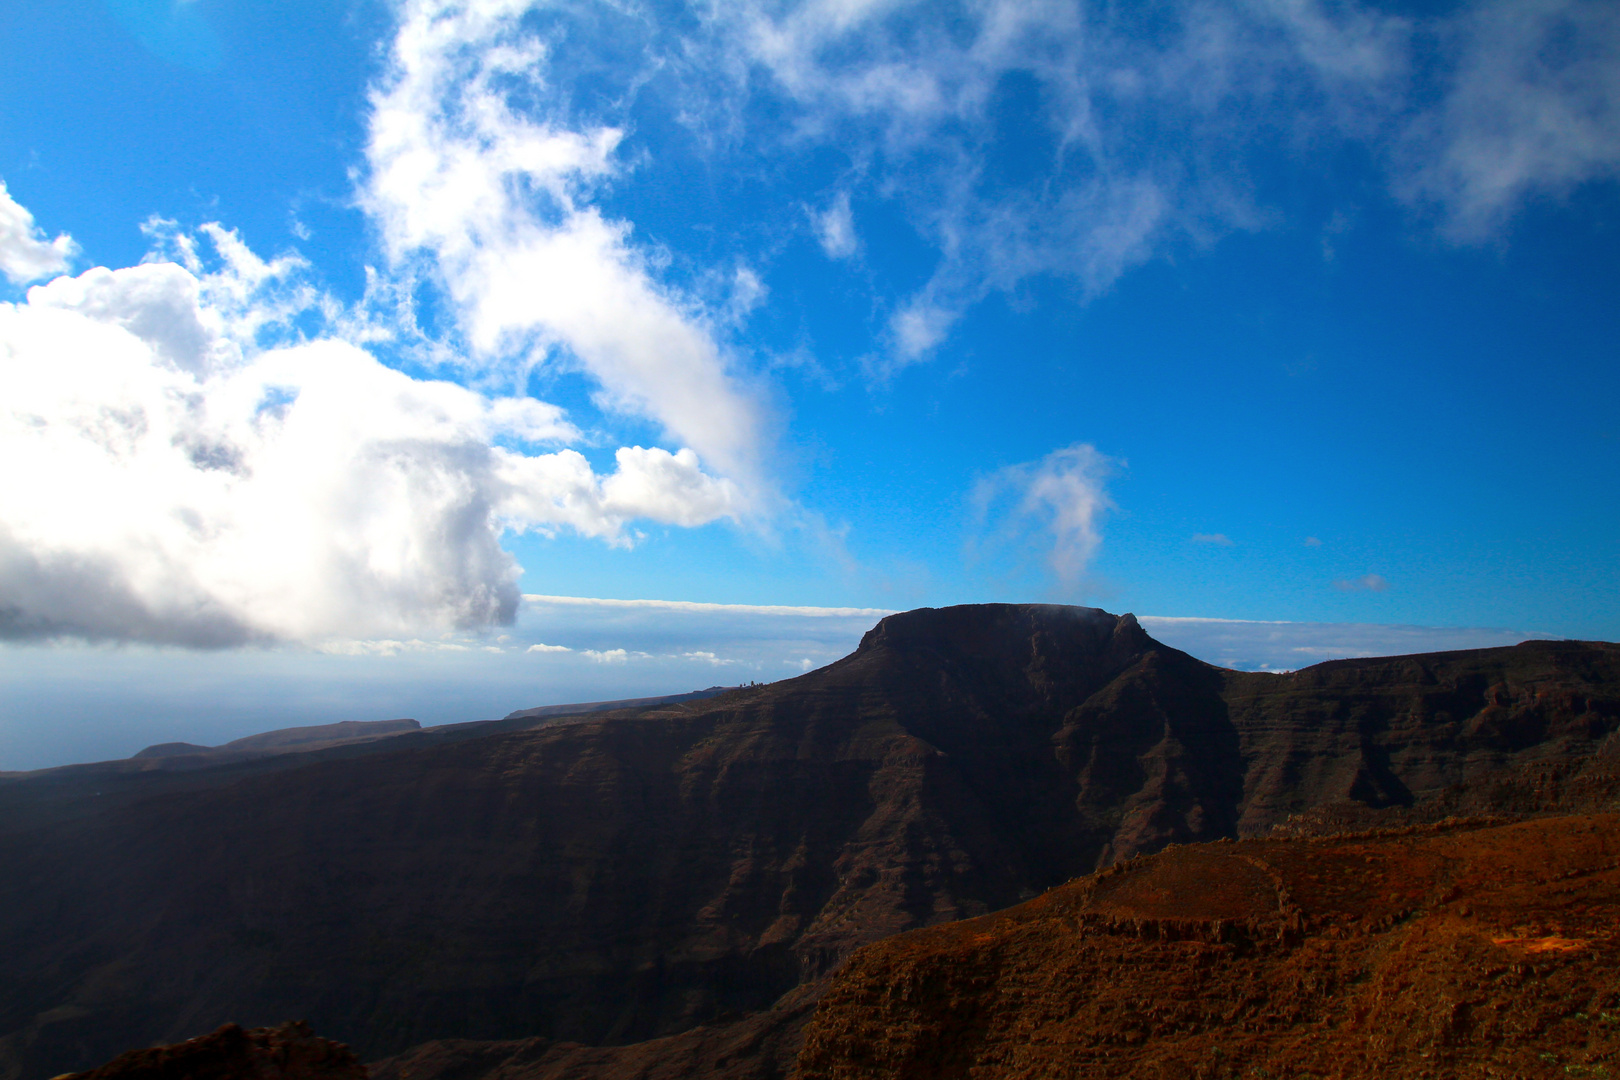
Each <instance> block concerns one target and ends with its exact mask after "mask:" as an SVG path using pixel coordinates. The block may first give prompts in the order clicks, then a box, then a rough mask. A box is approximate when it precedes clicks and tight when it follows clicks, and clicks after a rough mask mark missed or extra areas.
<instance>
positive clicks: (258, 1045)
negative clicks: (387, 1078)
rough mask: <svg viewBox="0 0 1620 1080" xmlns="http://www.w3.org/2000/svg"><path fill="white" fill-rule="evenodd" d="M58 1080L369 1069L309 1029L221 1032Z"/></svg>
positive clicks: (198, 1079) (327, 1076) (359, 1075)
mask: <svg viewBox="0 0 1620 1080" xmlns="http://www.w3.org/2000/svg"><path fill="white" fill-rule="evenodd" d="M56 1080H366V1069H365V1066H363V1065H361V1064H360V1061H359V1059H358V1058H356V1057H355V1056H354V1054H353V1053H352V1052H351V1051H350V1050H349V1048H348V1047H347V1046H344V1045H343V1044H342V1043H335V1042H333V1041H331V1040H330V1039H323V1038H320V1037H319V1036H317V1035H315V1034H314V1033H313V1032H311V1031H310V1029H309V1025H308V1024H304V1023H300V1022H297V1021H294V1022H292V1023H288V1024H283V1025H281V1026H280V1027H274V1028H269V1027H264V1028H254V1029H252V1030H251V1031H248V1030H244V1029H243V1028H241V1027H240V1026H238V1025H236V1024H225V1025H224V1026H222V1027H221V1028H220V1029H219V1030H218V1031H215V1032H213V1033H212V1034H209V1035H202V1036H199V1037H197V1038H195V1039H187V1040H186V1041H185V1042H182V1043H175V1044H174V1045H172V1046H153V1047H150V1048H148V1049H145V1050H130V1051H128V1052H126V1053H123V1054H120V1055H118V1056H117V1057H116V1058H114V1059H113V1060H111V1061H109V1062H107V1064H105V1065H103V1066H101V1067H100V1068H97V1069H91V1070H90V1071H89V1072H80V1073H67V1074H65V1075H63V1076H59V1077H57V1078H56Z"/></svg>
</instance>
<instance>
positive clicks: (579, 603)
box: [523, 593, 894, 619]
mask: <svg viewBox="0 0 1620 1080" xmlns="http://www.w3.org/2000/svg"><path fill="white" fill-rule="evenodd" d="M523 599H524V601H525V602H527V603H529V604H532V605H534V606H536V607H551V606H557V607H583V608H623V609H629V610H636V609H646V610H654V611H679V612H688V613H692V614H713V615H778V616H789V617H793V618H809V619H881V618H883V617H884V616H885V615H893V614H894V612H893V611H892V610H890V609H888V608H859V607H792V606H789V605H783V604H708V603H701V602H699V601H695V600H610V599H604V598H600V597H590V596H540V595H537V594H533V593H525V594H524V595H523Z"/></svg>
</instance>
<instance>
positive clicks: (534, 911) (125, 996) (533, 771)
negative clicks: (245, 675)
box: [0, 605, 1620, 1080]
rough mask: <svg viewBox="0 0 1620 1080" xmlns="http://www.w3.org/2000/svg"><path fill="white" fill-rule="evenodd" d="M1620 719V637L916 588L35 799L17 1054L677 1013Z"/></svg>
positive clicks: (85, 1056)
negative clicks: (1132, 865) (638, 693)
mask: <svg viewBox="0 0 1620 1080" xmlns="http://www.w3.org/2000/svg"><path fill="white" fill-rule="evenodd" d="M1617 725H1620V648H1617V647H1615V646H1612V645H1604V644H1588V643H1573V642H1531V643H1526V644H1524V645H1521V646H1517V647H1514V648H1510V649H1496V650H1482V651H1478V652H1465V653H1447V654H1436V655H1431V656H1418V657H1399V658H1393V659H1387V660H1368V661H1347V662H1340V663H1335V664H1328V665H1320V666H1318V667H1316V668H1311V669H1306V670H1305V671H1301V672H1297V673H1294V674H1292V675H1269V674H1244V673H1237V672H1230V671H1224V670H1222V669H1218V668H1214V667H1210V666H1209V665H1206V664H1203V663H1201V662H1199V661H1197V660H1195V659H1193V658H1192V657H1189V656H1187V655H1186V654H1184V653H1180V652H1178V651H1176V650H1174V649H1170V648H1168V647H1166V646H1164V645H1161V644H1159V643H1158V642H1156V641H1154V640H1153V639H1152V638H1150V637H1149V636H1148V635H1147V634H1146V633H1144V632H1143V631H1142V629H1141V627H1140V626H1138V625H1137V623H1136V620H1135V619H1134V618H1132V617H1131V616H1129V615H1126V616H1114V615H1110V614H1107V613H1105V612H1101V611H1097V610H1093V609H1085V608H1066V607H1054V606H1039V605H977V606H970V607H960V608H946V609H939V610H927V609H925V610H921V611H913V612H907V613H904V614H900V615H895V616H891V617H889V618H887V619H884V620H883V621H882V622H881V623H879V624H878V625H877V626H876V627H875V628H874V629H873V630H872V631H870V632H869V633H868V634H867V635H866V637H865V639H864V640H863V641H862V643H861V645H860V647H859V649H857V650H856V652H855V653H853V654H852V655H850V656H849V657H846V658H845V659H843V660H841V661H839V662H837V663H835V664H833V665H831V666H829V667H827V668H823V669H821V670H819V671H815V672H811V673H809V674H807V675H804V676H801V677H799V678H797V679H792V680H788V681H785V682H781V683H776V684H772V685H769V686H761V687H746V688H739V689H735V690H732V691H729V692H727V693H724V694H720V695H718V696H715V697H712V698H708V699H705V700H694V701H688V702H684V703H678V704H672V705H668V706H660V707H654V708H650V709H647V708H643V709H639V710H635V711H630V712H613V711H609V712H606V713H602V714H600V715H598V716H594V717H590V718H586V719H583V720H580V721H578V722H572V723H569V724H566V725H559V726H547V727H541V728H538V729H534V730H527V731H517V732H512V733H506V734H501V733H496V734H487V735H482V737H467V738H464V739H462V740H461V741H456V742H452V741H443V740H440V741H433V740H428V739H427V738H426V733H421V734H405V735H401V736H396V737H394V738H393V739H390V740H386V741H383V742H380V743H377V744H373V745H372V746H371V748H370V749H369V750H367V751H366V752H365V753H363V754H362V753H358V752H357V751H354V750H352V749H344V748H340V749H339V750H338V751H333V752H331V753H332V754H334V755H336V756H333V757H330V758H327V759H321V757H320V755H311V756H310V759H309V760H307V761H303V762H301V763H299V764H297V765H296V766H292V767H281V768H277V769H275V770H266V769H261V771H252V770H248V771H242V770H241V769H236V770H235V771H233V770H232V769H221V770H217V771H216V770H202V771H200V772H192V773H188V774H186V776H185V778H184V779H185V783H184V784H183V785H182V784H179V783H178V781H175V782H174V783H173V784H171V786H168V787H162V786H155V787H147V788H143V789H141V794H140V795H139V797H135V796H134V795H130V796H127V797H122V798H121V799H120V801H119V802H118V804H117V810H116V812H115V813H114V812H103V811H99V810H97V808H96V804H95V803H94V801H93V797H92V796H90V795H88V794H87V795H85V796H83V797H82V798H78V799H77V801H76V802H75V804H74V805H75V806H76V807H77V808H78V809H77V811H76V812H75V813H66V812H54V813H53V814H51V815H43V816H41V815H34V816H30V815H28V814H26V813H21V812H19V813H18V814H16V815H13V816H12V817H11V818H10V820H12V821H16V822H21V824H18V825H15V826H8V825H6V824H5V823H4V819H0V864H3V865H5V866H7V867H8V871H9V872H8V874H7V875H5V876H4V877H3V878H0V951H3V953H4V954H5V955H6V956H7V957H8V967H9V975H8V982H7V983H6V984H5V985H4V986H3V987H0V1080H12V1078H16V1077H21V1076H24V1075H27V1076H33V1075H51V1074H53V1073H57V1072H62V1071H66V1070H69V1069H74V1068H81V1069H82V1068H88V1067H92V1066H94V1065H96V1064H97V1063H99V1062H100V1061H103V1060H106V1059H107V1058H109V1057H111V1056H112V1055H113V1054H116V1053H118V1052H119V1051H122V1050H124V1049H126V1048H128V1047H131V1046H139V1045H147V1044H153V1043H160V1042H174V1041H178V1040H180V1039H183V1038H186V1037H189V1036H192V1035H196V1034H198V1033H199V1032H201V1031H206V1030H209V1029H211V1028H213V1027H216V1026H218V1025H219V1024H222V1023H225V1022H227V1021H235V1022H238V1023H241V1024H244V1025H257V1024H266V1023H276V1022H280V1021H281V1020H283V1019H285V1018H286V1017H288V1016H298V1017H301V1018H305V1019H308V1020H309V1021H310V1022H311V1024H312V1025H313V1027H314V1029H315V1030H317V1031H319V1032H321V1033H322V1034H323V1035H327V1036H329V1037H332V1038H335V1039H339V1040H341V1041H343V1042H345V1043H348V1044H350V1045H352V1046H354V1047H355V1048H356V1050H357V1051H358V1052H359V1053H360V1054H361V1056H362V1057H365V1058H376V1057H379V1056H382V1055H386V1054H392V1053H395V1052H398V1051H401V1050H404V1049H406V1048H408V1047H411V1046H413V1045H415V1044H418V1043H422V1042H423V1041H424V1040H430V1039H444V1038H459V1039H471V1040H498V1039H519V1038H538V1039H541V1040H552V1041H555V1040H573V1041H577V1042H580V1043H587V1044H604V1043H630V1042H634V1041H636V1040H640V1039H647V1038H652V1037H659V1036H670V1035H675V1034H676V1033H679V1032H683V1031H686V1030H687V1029H690V1028H692V1027H693V1026H694V1025H697V1024H710V1025H714V1024H717V1023H720V1022H722V1021H726V1020H728V1019H731V1018H736V1017H740V1016H743V1015H744V1014H747V1013H751V1012H754V1011H756V1010H760V1009H763V1008H765V1007H766V1006H768V1005H770V1004H771V1003H772V1002H773V1001H776V1000H777V999H778V998H779V997H781V996H782V995H784V994H786V993H788V992H789V991H792V990H794V988H795V987H798V986H801V985H802V984H804V983H806V982H809V981H811V980H815V979H819V978H821V977H823V976H825V975H826V974H827V973H829V972H830V971H832V970H833V969H834V968H835V967H836V966H837V965H838V964H839V963H841V962H842V961H843V960H844V959H845V958H846V957H848V956H849V955H850V953H851V952H852V951H853V950H855V949H856V948H858V947H859V946H861V945H863V944H865V943H868V942H871V941H875V940H878V939H881V938H884V937H888V936H890V935H892V934H895V933H898V932H900V931H903V930H907V929H911V928H915V927H921V926H928V925H933V924H937V923H943V922H948V921H951V920H956V919H962V918H968V917H974V916H978V915H982V914H985V913H987V912H990V911H993V910H996V909H999V908H1003V907H1006V906H1008V905H1011V904H1015V903H1018V902H1019V901H1021V900H1025V899H1028V898H1030V897H1032V896H1034V895H1036V894H1037V893H1039V892H1042V891H1044V890H1046V889H1048V888H1050V887H1052V886H1054V885H1057V884H1060V883H1062V882H1064V881H1067V880H1069V879H1070V878H1072V877H1075V876H1077V875H1082V874H1085V873H1088V872H1090V871H1092V870H1094V869H1096V868H1098V867H1099V866H1106V865H1109V864H1111V863H1113V862H1115V861H1117V860H1119V859H1122V858H1124V857H1127V856H1129V855H1132V854H1134V853H1139V852H1149V851H1154V850H1157V849H1159V848H1161V847H1163V846H1164V845H1165V844H1168V843H1172V842H1188V841H1197V840H1206V839H1216V838H1219V837H1224V836H1234V835H1240V834H1241V835H1251V834H1258V833H1264V832H1266V831H1268V830H1269V829H1270V828H1271V827H1272V826H1273V825H1274V824H1278V823H1281V822H1284V821H1288V820H1291V819H1293V820H1298V818H1297V815H1298V814H1300V813H1301V812H1316V813H1322V814H1329V815H1335V814H1337V815H1341V816H1342V815H1350V816H1354V815H1355V814H1359V813H1369V814H1374V815H1380V814H1381V815H1390V814H1405V815H1408V816H1409V817H1414V816H1421V814H1422V813H1423V812H1424V808H1425V807H1426V806H1429V805H1431V804H1434V805H1439V802H1440V801H1443V800H1444V799H1447V798H1451V799H1456V798H1458V797H1459V796H1458V795H1457V792H1458V791H1464V790H1467V785H1468V784H1476V785H1478V784H1481V783H1489V779H1488V778H1490V777H1492V776H1496V775H1499V774H1500V773H1501V772H1502V771H1503V770H1504V769H1506V770H1509V771H1512V770H1515V769H1517V770H1521V771H1523V770H1525V769H1529V768H1531V767H1532V766H1533V765H1534V764H1535V763H1538V762H1540V763H1547V762H1557V761H1564V760H1578V759H1581V758H1582V757H1583V756H1589V755H1590V754H1591V753H1592V752H1593V751H1594V749H1595V748H1596V747H1597V746H1598V745H1599V744H1600V743H1601V742H1602V741H1603V740H1604V739H1605V738H1607V737H1608V735H1609V734H1610V733H1611V732H1612V731H1613V730H1614V729H1615V727H1616V726H1617ZM392 746H397V747H398V748H397V749H388V747H392ZM278 760H283V761H284V760H287V759H278ZM1561 775H1562V774H1561ZM165 783H169V782H168V781H165ZM1559 783H1562V781H1560V782H1559ZM1458 785H1463V787H1462V788H1459V787H1458ZM1554 786H1555V787H1557V785H1556V784H1555V785H1554ZM22 790H24V789H23V788H16V789H14V793H13V794H12V795H9V796H8V794H7V792H6V791H5V789H4V785H3V784H0V805H14V806H16V807H17V808H18V809H19V811H21V810H25V809H26V805H25V803H26V799H28V798H35V797H36V796H37V797H39V798H43V797H44V794H42V792H43V790H44V789H43V788H35V789H28V794H26V797H25V796H23V795H17V794H15V791H22ZM1482 790H1483V789H1482ZM1613 794H1614V792H1612V791H1607V790H1606V789H1603V788H1602V785H1597V786H1590V785H1589V786H1588V787H1587V788H1582V789H1580V790H1575V789H1574V788H1570V787H1569V785H1568V784H1564V786H1562V787H1557V790H1556V791H1554V790H1553V788H1548V789H1546V790H1545V791H1542V792H1541V793H1540V794H1531V795H1526V794H1525V793H1524V792H1522V791H1520V792H1519V794H1518V795H1517V796H1515V797H1517V798H1520V799H1521V801H1525V800H1528V801H1532V802H1533V801H1534V800H1536V799H1541V800H1543V801H1544V802H1545V801H1547V800H1549V799H1553V798H1554V797H1555V796H1556V797H1557V798H1558V799H1562V800H1564V802H1565V803H1568V802H1570V801H1571V800H1576V801H1579V800H1581V799H1584V800H1586V801H1587V802H1593V801H1597V802H1601V801H1602V800H1603V799H1609V800H1611V801H1612V798H1613ZM1469 797H1473V798H1476V801H1477V800H1480V799H1483V800H1485V801H1489V799H1490V797H1491V796H1490V792H1489V791H1483V793H1481V792H1479V791H1476V792H1475V794H1474V795H1473V796H1469ZM8 798H10V799H11V800H12V802H11V803H10V804H7V801H6V800H7V799H8ZM1531 808H1532V809H1533V808H1534V807H1531ZM788 1014H790V1015H791V1016H796V1017H798V1018H799V1020H802V1018H803V1016H804V1015H806V1013H805V1011H804V1010H803V1009H789V1010H788ZM794 1022H795V1023H796V1022H798V1021H794ZM709 1030H715V1029H713V1028H711V1029H709ZM744 1041H746V1040H744ZM766 1041H767V1042H768V1041H769V1040H766ZM790 1043H791V1040H789V1043H783V1042H782V1041H781V1040H780V1039H778V1040H777V1041H776V1043H773V1044H772V1045H773V1046H774V1047H775V1049H772V1050H771V1051H770V1055H769V1056H770V1061H771V1062H774V1061H779V1060H780V1059H781V1054H782V1053H787V1054H789V1056H791V1051H792V1049H793V1048H794V1046H796V1044H792V1045H789V1044H790ZM754 1045H755V1046H756V1053H760V1051H758V1050H757V1047H758V1046H760V1045H764V1044H763V1043H762V1042H761V1041H760V1040H758V1039H756V1040H755V1041H754ZM783 1047H786V1049H783ZM705 1052H707V1051H705ZM694 1053H696V1051H694ZM726 1053H727V1054H730V1055H733V1056H735V1054H734V1053H733V1052H732V1051H726ZM736 1053H740V1051H739V1052H736ZM773 1068H776V1066H775V1065H772V1064H770V1063H769V1062H767V1061H765V1059H764V1058H761V1059H760V1064H759V1068H758V1070H757V1072H758V1075H768V1074H769V1072H770V1070H771V1069H773ZM413 1075H425V1074H413Z"/></svg>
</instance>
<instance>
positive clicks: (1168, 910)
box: [795, 815, 1620, 1080]
mask: <svg viewBox="0 0 1620 1080" xmlns="http://www.w3.org/2000/svg"><path fill="white" fill-rule="evenodd" d="M1617 858H1620V817H1616V816H1614V815H1600V816H1578V817H1558V818H1545V819H1538V820H1535V821H1530V822H1523V823H1518V824H1513V825H1506V826H1500V825H1499V826H1486V825H1481V824H1479V823H1456V824H1448V825H1442V826H1428V827H1418V828H1414V829H1409V830H1404V831H1395V832H1393V833H1390V832H1385V833H1383V834H1364V835H1360V836H1351V837H1343V836H1341V837H1335V838H1328V839H1315V840H1304V839H1298V840H1289V841H1278V840H1268V841H1260V840H1249V841H1241V842H1237V843H1216V844H1204V845H1198V846H1196V847H1177V848H1172V849H1169V850H1167V851H1164V852H1162V853H1160V854H1158V855H1154V856H1149V857H1146V858H1142V859H1139V860H1136V861H1134V862H1131V863H1126V864H1121V865H1120V866H1117V867H1114V868H1112V869H1110V870H1105V871H1103V872H1101V873H1099V874H1097V875H1094V876H1090V877H1087V878H1084V879H1082V880H1079V881H1076V882H1074V883H1072V884H1069V885H1065V886H1062V887H1060V888H1058V889H1055V890H1053V891H1051V892H1049V893H1047V894H1045V895H1044V896H1042V897H1040V898H1038V899H1037V900H1034V901H1031V902H1029V903H1026V904H1022V905H1019V906H1017V907H1014V908H1012V909H1010V910H1008V911H1005V912H1002V913H1000V914H997V915H991V916H986V917H983V918H980V919H974V920H969V921H966V922H961V923H953V924H951V925H949V926H941V927H934V928H931V929H925V930H918V931H913V932H911V933H907V934H903V935H900V936H898V937H894V938H891V939H889V940H887V941H883V942H879V943H877V944H874V945H870V946H868V947H866V948H864V949H862V950H860V951H859V952H858V953H856V954H855V956H854V957H853V958H852V959H851V961H850V962H849V964H848V965H846V966H845V967H844V968H843V969H842V970H841V971H840V972H839V973H838V974H836V975H835V976H834V977H833V979H832V985H831V987H830V989H829V990H828V991H827V993H826V994H825V995H824V996H823V997H822V999H821V1003H820V1005H819V1006H818V1008H817V1011H816V1013H815V1016H814V1018H813V1019H812V1020H811V1022H810V1024H809V1026H808V1028H807V1029H806V1031H805V1034H804V1049H803V1051H802V1053H801V1055H800V1057H799V1061H798V1065H799V1068H798V1071H797V1073H796V1074H795V1076H796V1077H797V1078H798V1080H880V1078H881V1080H899V1078H915V1080H924V1078H926V1080H948V1078H951V1077H969V1076H972V1077H978V1078H994V1077H1001V1076H1007V1077H1013V1076H1018V1077H1048V1076H1049V1077H1072V1076H1085V1077H1095V1078H1099V1080H1102V1078H1108V1077H1118V1078H1126V1077H1161V1076H1162V1077H1187V1078H1192V1080H1216V1078H1221V1080H1224V1078H1227V1077H1239V1076H1244V1077H1247V1076H1316V1077H1345V1078H1348V1077H1380V1078H1386V1077H1388V1078H1405V1077H1412V1078H1417V1077H1449V1076H1554V1075H1557V1076H1590V1077H1601V1076H1605V1075H1608V1072H1609V1071H1612V1070H1613V1069H1614V1065H1613V1062H1614V1060H1615V1057H1616V1055H1617V1054H1620V986H1617V985H1616V983H1615V981H1614V977H1613V973H1614V970H1615V966H1616V962H1617V961H1620V937H1617V936H1616V934H1615V930H1614V928H1615V926H1616V921H1617V918H1620V861H1617Z"/></svg>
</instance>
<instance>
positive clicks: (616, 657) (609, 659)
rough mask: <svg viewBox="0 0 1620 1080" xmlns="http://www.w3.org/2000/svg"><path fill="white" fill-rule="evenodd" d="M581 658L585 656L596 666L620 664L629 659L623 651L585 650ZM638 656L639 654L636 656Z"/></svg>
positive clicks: (628, 655)
mask: <svg viewBox="0 0 1620 1080" xmlns="http://www.w3.org/2000/svg"><path fill="white" fill-rule="evenodd" d="M580 655H581V656H587V657H589V658H591V659H592V660H595V661H596V662H597V663H598V664H622V663H624V662H625V661H626V660H628V659H629V658H630V654H629V653H627V652H626V651H625V650H623V649H603V650H600V651H599V650H596V649H586V650H585V651H584V652H583V653H581V654H580ZM638 655H639V654H638Z"/></svg>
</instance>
